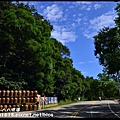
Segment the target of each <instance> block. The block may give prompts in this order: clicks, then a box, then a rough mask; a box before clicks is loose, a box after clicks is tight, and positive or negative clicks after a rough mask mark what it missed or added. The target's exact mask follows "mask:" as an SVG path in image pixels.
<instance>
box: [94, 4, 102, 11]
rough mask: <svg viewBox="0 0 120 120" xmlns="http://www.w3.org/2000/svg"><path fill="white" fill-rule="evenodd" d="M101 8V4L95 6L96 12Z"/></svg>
mask: <svg viewBox="0 0 120 120" xmlns="http://www.w3.org/2000/svg"><path fill="white" fill-rule="evenodd" d="M101 7H102V5H101V4H95V5H94V8H95V10H97V9H99V8H101Z"/></svg>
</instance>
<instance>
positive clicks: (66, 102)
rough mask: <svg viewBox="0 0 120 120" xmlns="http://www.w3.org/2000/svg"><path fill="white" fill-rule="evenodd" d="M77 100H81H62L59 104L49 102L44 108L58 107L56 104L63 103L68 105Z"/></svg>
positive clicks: (59, 104)
mask: <svg viewBox="0 0 120 120" xmlns="http://www.w3.org/2000/svg"><path fill="white" fill-rule="evenodd" d="M76 102H80V101H79V100H74V101H71V100H65V101H63V100H61V101H60V102H59V103H58V104H48V105H45V107H44V109H47V108H52V107H56V106H61V105H67V104H72V103H76Z"/></svg>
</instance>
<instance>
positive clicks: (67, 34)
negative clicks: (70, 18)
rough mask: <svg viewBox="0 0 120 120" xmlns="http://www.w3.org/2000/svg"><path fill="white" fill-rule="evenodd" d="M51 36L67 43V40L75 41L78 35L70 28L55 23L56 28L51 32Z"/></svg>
mask: <svg viewBox="0 0 120 120" xmlns="http://www.w3.org/2000/svg"><path fill="white" fill-rule="evenodd" d="M51 37H53V38H56V39H57V40H58V41H60V42H61V43H63V44H65V43H66V42H74V41H75V40H76V37H77V36H76V35H75V33H74V32H73V31H71V30H69V29H68V28H66V27H64V26H56V25H55V26H54V30H53V31H52V33H51Z"/></svg>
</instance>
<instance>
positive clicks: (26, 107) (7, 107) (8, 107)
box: [0, 104, 37, 111]
mask: <svg viewBox="0 0 120 120" xmlns="http://www.w3.org/2000/svg"><path fill="white" fill-rule="evenodd" d="M21 106H22V107H24V110H37V105H36V104H34V105H32V104H29V105H0V111H1V110H5V111H7V110H11V109H13V108H15V109H16V108H20V107H21Z"/></svg>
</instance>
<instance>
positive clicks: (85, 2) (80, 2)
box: [75, 1, 91, 4]
mask: <svg viewBox="0 0 120 120" xmlns="http://www.w3.org/2000/svg"><path fill="white" fill-rule="evenodd" d="M75 3H77V4H91V2H89V1H76V2H75Z"/></svg>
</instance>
